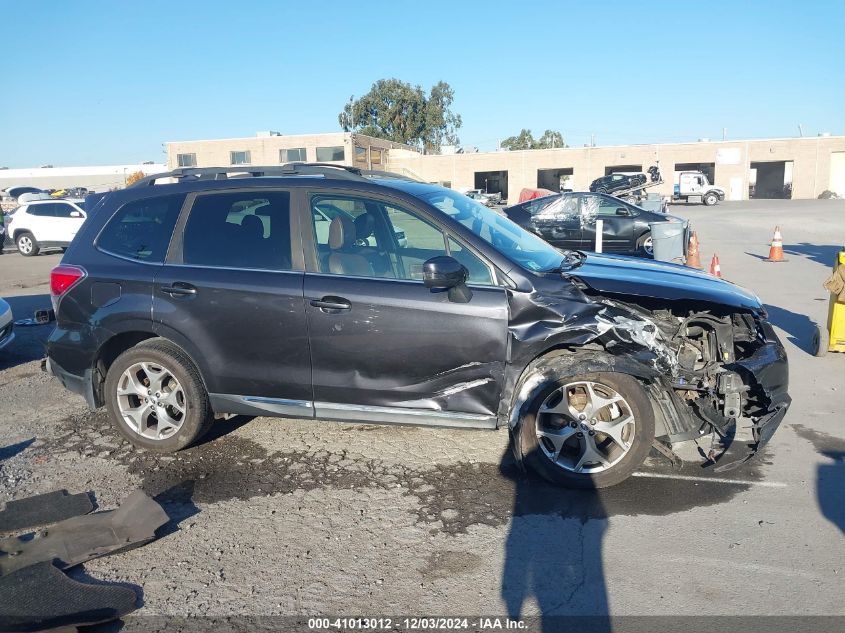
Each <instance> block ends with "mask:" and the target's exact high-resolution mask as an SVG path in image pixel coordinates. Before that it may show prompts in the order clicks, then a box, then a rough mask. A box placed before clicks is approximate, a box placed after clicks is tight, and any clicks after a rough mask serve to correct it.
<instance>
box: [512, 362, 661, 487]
mask: <svg viewBox="0 0 845 633" xmlns="http://www.w3.org/2000/svg"><path fill="white" fill-rule="evenodd" d="M547 376H548V374H547ZM549 378H550V380H549V381H548V382H547V383H546V384H545V385H543V387H542V388H541V389H539V390H538V391H537V393H536V396H535V397H534V398H533V399H532V401H531V402H530V403H528V406H527V409H526V415H525V416H524V418H523V421H522V425H521V427H520V446H521V450H522V456H523V459H524V460H525V462H526V464H528V465H529V466H530V467H531V468H533V469H534V470H535V471H536V472H537V473H538V474H540V475H541V476H542V477H543V478H545V479H547V480H549V481H551V482H553V483H556V484H561V485H564V486H568V487H572V488H605V487H607V486H613V485H615V484H618V483H620V482H622V481H624V480H625V479H627V478H628V477H629V476H630V475H631V473H633V472H634V471H635V470H636V469H637V468H638V467H639V466H640V465H641V464H642V463H643V461H644V460H645V458H646V456H647V455H648V452H649V450H650V448H651V444H652V442H653V441H654V414H653V410H652V407H651V404H650V402H649V399H648V395H647V393H646V391H645V389H644V388H643V386H642V385H641V384H640V383H639V382H638V381H637V380H636V379H635V378H633V377H631V376H628V375H626V374H620V373H616V372H607V373H605V372H601V373H590V374H583V375H577V376H562V375H560V376H549Z"/></svg>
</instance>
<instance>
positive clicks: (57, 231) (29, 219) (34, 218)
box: [6, 200, 85, 257]
mask: <svg viewBox="0 0 845 633" xmlns="http://www.w3.org/2000/svg"><path fill="white" fill-rule="evenodd" d="M83 205H84V202H83V201H82V200H35V201H33V202H29V203H27V204H25V205H22V206H20V207H18V208H17V209H16V210H15V211H14V213H13V214H12V217H11V220H10V221H9V224H8V226H7V227H6V229H7V232H8V235H9V237H11V238H12V239H13V240H14V242H15V244H17V246H18V251H20V253H21V255H25V256H27V257H30V256H32V255H37V254H38V251H40V250H41V249H42V248H50V247H59V248H64V247H66V246H68V245H69V244H70V242H71V240H72V239H73V236H74V235H76V232H77V231H78V230H79V228H80V227H81V226H82V223H83V222H84V221H85V210H84V209H83Z"/></svg>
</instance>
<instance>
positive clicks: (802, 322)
mask: <svg viewBox="0 0 845 633" xmlns="http://www.w3.org/2000/svg"><path fill="white" fill-rule="evenodd" d="M764 307H765V308H766V312H768V313H769V320H770V321H771V322H772V323H773V324H774V325H776V326H777V327H779V328H780V329H782V330H783V331H784V332H786V333H787V334H788V335H789V341H790V342H791V343H792V344H793V345H795V346H796V347H798V348H799V349H801V351H803V352H806V353H807V354H810V355H811V356H812V355H813V335H814V334H815V331H816V322H815V321H813V320H812V319H811V318H810V317H808V316H807V315H806V314H798V313H797V312H792V311H791V310H787V309H786V308H781V307H779V306H773V305H770V304H765V306H764Z"/></svg>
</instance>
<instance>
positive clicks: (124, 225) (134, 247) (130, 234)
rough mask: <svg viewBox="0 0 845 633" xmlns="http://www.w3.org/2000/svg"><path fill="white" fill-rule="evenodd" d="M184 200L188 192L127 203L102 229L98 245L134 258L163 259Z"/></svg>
mask: <svg viewBox="0 0 845 633" xmlns="http://www.w3.org/2000/svg"><path fill="white" fill-rule="evenodd" d="M184 201H185V196H184V195H172V196H160V197H157V198H146V199H144V200H135V201H134V202H129V203H127V204H125V205H123V206H122V207H121V208H120V210H119V211H118V212H117V213H115V214H114V215H113V216H112V218H111V220H109V222H108V224H106V226H105V228H104V229H103V230H102V232H101V233H100V237H99V238H98V239H97V246H98V247H99V248H100V249H102V250H104V251H107V252H109V253H113V254H115V255H122V256H123V257H129V258H130V259H137V260H139V261H144V262H156V263H161V262H163V261H164V256H165V254H166V253H167V246H168V244H169V243H170V236H171V235H172V234H173V227H174V226H175V225H176V218H178V217H179V210H180V209H181V208H182V203H183V202H184Z"/></svg>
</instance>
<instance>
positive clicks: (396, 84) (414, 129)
mask: <svg viewBox="0 0 845 633" xmlns="http://www.w3.org/2000/svg"><path fill="white" fill-rule="evenodd" d="M454 97H455V93H454V91H453V90H452V88H451V86H449V84H448V83H446V82H445V81H440V82H438V83H436V84H435V85H434V86H432V87H431V90H430V91H429V94H428V96H426V94H425V92H423V89H422V88H421V87H420V86H411V84H409V83H405V82H404V81H400V80H399V79H379V80H378V81H377V82H375V83H374V84H373V86H372V88H370V91H369V92H368V93H367V94H365V95H364V96H363V97H361V98H360V99H357V100H353V99H352V98H350V99H349V102H348V103H347V104H346V105H345V106H344V108H343V111H342V112H341V113H340V114H339V115H338V122H339V123H340V126H341V127H342V128H343V130H344V132H349V131H350V130H355V131H356V132H360V133H361V134H366V135H368V136H374V137H376V138H383V139H387V140H389V141H394V142H396V143H406V144H408V145H417V146H422V147H423V148H425V149H426V150H427V151H432V150H434V151H436V150H438V149H440V146H441V145H442V144H444V143H457V142H458V137H457V134H456V132H457V130H458V128H460V127H461V117H460V115H458V114H455V113H454V112H452V110H451V106H452V101H453V100H454Z"/></svg>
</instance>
